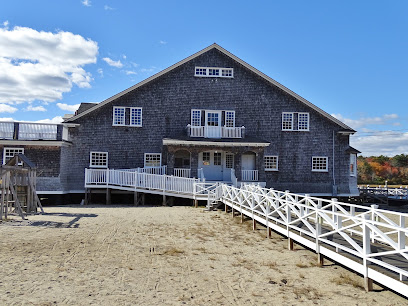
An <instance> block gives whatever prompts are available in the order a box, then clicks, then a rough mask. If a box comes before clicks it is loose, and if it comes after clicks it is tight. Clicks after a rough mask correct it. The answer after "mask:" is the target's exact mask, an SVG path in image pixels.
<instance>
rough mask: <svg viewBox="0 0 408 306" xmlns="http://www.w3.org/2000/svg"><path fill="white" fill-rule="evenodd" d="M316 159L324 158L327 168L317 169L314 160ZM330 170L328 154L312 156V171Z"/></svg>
mask: <svg viewBox="0 0 408 306" xmlns="http://www.w3.org/2000/svg"><path fill="white" fill-rule="evenodd" d="M316 159H320V160H322V159H324V160H325V161H326V168H325V169H316V168H313V167H314V166H315V162H314V160H316ZM328 171H329V158H328V157H327V156H312V172H328Z"/></svg>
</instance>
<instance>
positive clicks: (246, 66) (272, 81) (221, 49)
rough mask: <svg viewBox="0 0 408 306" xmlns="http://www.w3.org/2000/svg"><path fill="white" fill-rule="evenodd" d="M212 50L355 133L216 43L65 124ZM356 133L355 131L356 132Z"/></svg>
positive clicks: (69, 119)
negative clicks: (222, 54)
mask: <svg viewBox="0 0 408 306" xmlns="http://www.w3.org/2000/svg"><path fill="white" fill-rule="evenodd" d="M212 49H217V50H218V51H220V52H221V53H224V54H225V55H227V56H229V57H230V58H232V59H233V60H235V61H236V62H238V63H239V64H241V65H242V66H244V67H245V68H247V69H249V70H251V71H252V72H254V73H256V74H257V75H259V76H260V77H262V78H263V79H265V80H266V81H268V82H270V83H271V84H273V85H275V86H276V87H278V88H280V89H281V90H283V91H284V92H286V93H288V94H290V95H291V96H293V97H294V98H296V99H298V100H299V101H300V102H303V103H304V104H305V105H307V106H308V107H310V108H312V109H313V110H315V111H316V112H318V113H319V114H321V115H323V116H324V117H326V118H327V119H329V120H331V121H332V122H334V123H336V124H338V125H339V126H341V127H342V128H344V129H346V130H350V131H354V130H353V129H352V128H351V127H349V126H348V125H346V124H344V123H343V122H341V121H340V120H338V119H337V118H334V117H333V116H331V115H330V114H328V113H326V112H325V111H324V110H322V109H321V108H319V107H317V106H316V105H314V104H312V103H311V102H309V101H308V100H306V99H305V98H303V97H301V96H299V95H298V94H296V93H295V92H293V91H291V90H290V89H289V88H287V87H285V86H283V85H282V84H281V83H279V82H277V81H275V80H274V79H272V78H271V77H269V76H267V75H266V74H264V73H262V72H261V71H259V70H258V69H256V68H254V67H252V66H251V65H249V64H248V63H246V62H245V61H243V60H241V59H240V58H238V57H236V56H235V55H234V54H232V53H230V52H228V51H227V50H225V49H224V48H222V47H221V46H219V45H217V44H216V43H214V44H212V45H210V46H208V47H207V48H204V49H203V50H201V51H199V52H197V53H194V54H193V55H191V56H189V57H187V58H185V59H184V60H182V61H180V62H178V63H176V64H174V65H172V66H170V67H168V68H166V69H164V70H162V71H160V72H158V73H156V74H155V75H152V76H151V77H149V78H147V79H145V80H143V81H141V82H139V83H137V84H136V85H133V86H132V87H129V88H128V89H125V90H124V91H121V92H119V93H117V94H116V95H114V96H112V97H110V98H108V99H106V100H104V101H102V102H100V103H98V104H96V105H95V106H93V107H91V108H89V109H88V110H86V111H84V112H82V113H80V114H78V115H76V116H73V117H71V118H68V119H67V120H65V121H64V123H68V122H72V121H75V120H76V119H79V118H81V117H83V116H85V115H87V114H89V113H91V112H93V111H94V110H97V109H98V108H100V107H102V106H104V105H106V104H108V103H110V102H112V101H114V100H116V99H118V98H120V97H121V96H123V95H125V94H127V93H129V92H131V91H133V90H135V89H137V88H139V87H141V86H143V85H145V84H147V83H149V82H150V81H153V80H155V79H157V78H158V77H160V76H162V75H164V74H166V73H167V72H170V71H172V70H173V69H175V68H177V67H179V66H181V65H183V64H185V63H187V62H189V61H191V60H192V59H195V58H196V57H198V56H200V55H201V54H203V53H205V52H207V51H210V50H212ZM354 132H355V131H354Z"/></svg>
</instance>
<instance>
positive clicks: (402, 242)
mask: <svg viewBox="0 0 408 306" xmlns="http://www.w3.org/2000/svg"><path fill="white" fill-rule="evenodd" d="M399 225H400V229H404V228H405V216H403V215H400V217H399ZM398 248H399V249H400V250H403V249H405V231H401V230H399V231H398ZM406 280H407V277H406V276H405V275H402V274H400V281H406Z"/></svg>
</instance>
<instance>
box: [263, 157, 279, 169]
mask: <svg viewBox="0 0 408 306" xmlns="http://www.w3.org/2000/svg"><path fill="white" fill-rule="evenodd" d="M267 159H275V161H270V162H269V163H270V164H272V163H276V167H275V168H270V167H267V165H268V162H267ZM264 165H265V171H279V156H278V155H264Z"/></svg>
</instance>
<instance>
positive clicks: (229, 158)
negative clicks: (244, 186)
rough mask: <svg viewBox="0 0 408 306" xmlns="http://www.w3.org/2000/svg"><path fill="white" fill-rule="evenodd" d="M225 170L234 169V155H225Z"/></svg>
mask: <svg viewBox="0 0 408 306" xmlns="http://www.w3.org/2000/svg"><path fill="white" fill-rule="evenodd" d="M225 168H227V169H232V168H234V154H233V153H227V154H225Z"/></svg>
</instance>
